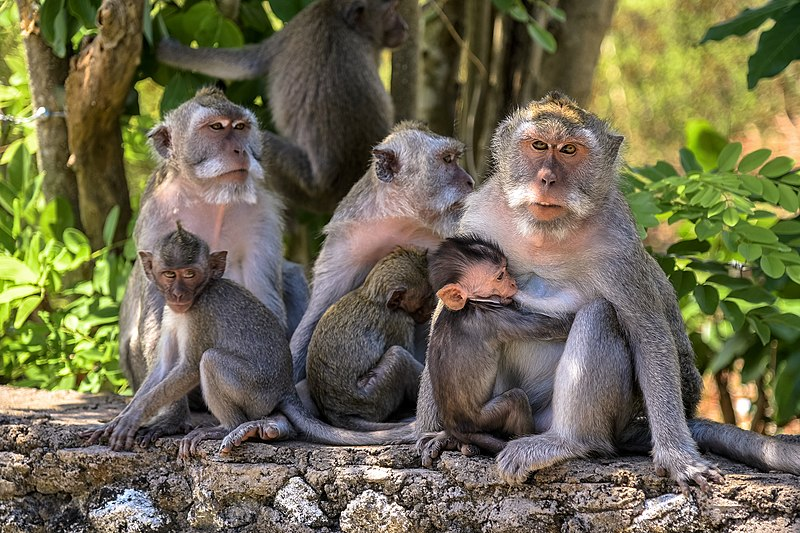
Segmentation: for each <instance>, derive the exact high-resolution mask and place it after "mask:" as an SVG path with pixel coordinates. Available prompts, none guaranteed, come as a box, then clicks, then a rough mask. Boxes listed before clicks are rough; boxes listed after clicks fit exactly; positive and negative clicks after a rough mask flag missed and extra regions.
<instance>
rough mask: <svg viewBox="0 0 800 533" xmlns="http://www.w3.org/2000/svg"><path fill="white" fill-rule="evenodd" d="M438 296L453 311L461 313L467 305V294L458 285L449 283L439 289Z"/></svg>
mask: <svg viewBox="0 0 800 533" xmlns="http://www.w3.org/2000/svg"><path fill="white" fill-rule="evenodd" d="M436 296H438V297H439V299H440V300H441V301H442V303H443V304H444V306H445V307H447V308H448V309H450V310H451V311H460V310H461V309H463V308H464V306H465V305H467V293H466V292H464V289H462V288H461V285H459V284H458V283H449V284H447V285H445V286H444V287H442V288H441V289H439V291H438V292H437V293H436Z"/></svg>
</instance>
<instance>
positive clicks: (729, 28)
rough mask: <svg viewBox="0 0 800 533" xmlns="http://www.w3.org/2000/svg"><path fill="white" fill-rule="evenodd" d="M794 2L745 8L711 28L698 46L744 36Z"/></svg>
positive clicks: (777, 0) (780, 0)
mask: <svg viewBox="0 0 800 533" xmlns="http://www.w3.org/2000/svg"><path fill="white" fill-rule="evenodd" d="M794 2H795V0H773V1H771V2H767V3H766V4H764V5H763V6H761V7H757V8H755V9H751V8H747V9H745V10H744V11H742V12H741V13H739V14H738V15H736V16H735V17H733V18H732V19H729V20H726V21H724V22H720V23H719V24H715V25H713V26H711V27H710V28H709V29H708V31H706V34H705V35H704V36H703V38H702V39H701V40H700V44H703V43H706V42H708V41H721V40H722V39H724V38H725V37H728V36H730V35H739V36H741V35H746V34H747V33H749V32H751V31H753V30H754V29H756V28H758V27H759V26H761V25H762V24H763V23H764V21H766V20H767V19H768V18H770V17H771V16H773V15H774V14H776V13H780V12H781V11H783V10H784V9H786V8H787V7H788V6H790V5H792V4H793V3H794Z"/></svg>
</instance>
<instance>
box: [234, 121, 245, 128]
mask: <svg viewBox="0 0 800 533" xmlns="http://www.w3.org/2000/svg"><path fill="white" fill-rule="evenodd" d="M244 127H245V123H244V122H237V123H236V124H234V125H233V129H235V130H243V129H244Z"/></svg>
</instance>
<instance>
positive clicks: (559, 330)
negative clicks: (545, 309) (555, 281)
mask: <svg viewBox="0 0 800 533" xmlns="http://www.w3.org/2000/svg"><path fill="white" fill-rule="evenodd" d="M479 316H480V317H481V320H487V321H491V323H492V326H491V329H490V330H489V331H492V334H493V335H496V336H497V339H498V340H500V341H501V342H513V341H518V340H540V341H556V340H565V339H566V338H567V335H569V328H570V326H571V325H572V320H573V318H575V315H572V314H570V315H566V314H565V315H555V316H550V315H545V314H542V313H530V312H526V311H524V310H520V309H518V308H516V307H515V306H506V307H500V308H493V309H490V310H487V311H483V312H481V314H480V315H479ZM476 318H477V316H476ZM481 327H482V328H483V327H485V326H481Z"/></svg>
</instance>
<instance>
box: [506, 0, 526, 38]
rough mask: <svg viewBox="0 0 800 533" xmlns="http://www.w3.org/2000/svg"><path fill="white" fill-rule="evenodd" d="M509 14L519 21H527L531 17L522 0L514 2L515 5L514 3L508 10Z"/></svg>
mask: <svg viewBox="0 0 800 533" xmlns="http://www.w3.org/2000/svg"><path fill="white" fill-rule="evenodd" d="M508 15H509V16H510V17H511V18H512V19H514V20H516V21H517V22H522V23H527V22H528V21H529V20H530V19H531V16H530V14H529V13H528V10H527V9H525V6H524V5H523V4H522V1H521V0H518V1H516V2H514V5H512V6H511V9H509V10H508ZM528 32H529V33H530V30H528Z"/></svg>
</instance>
